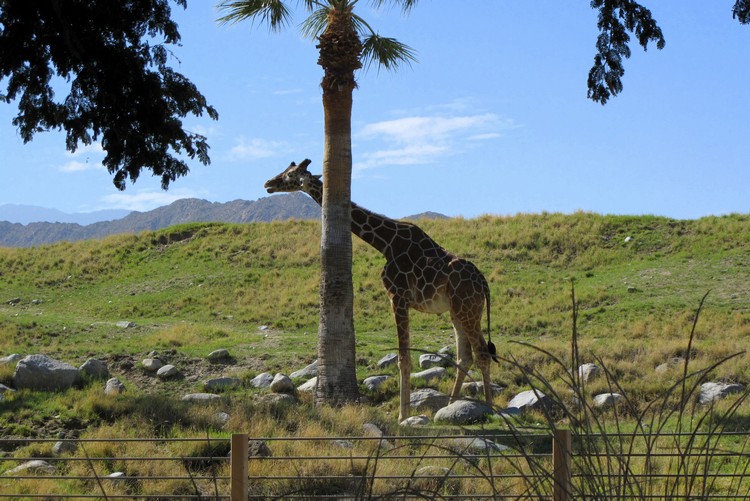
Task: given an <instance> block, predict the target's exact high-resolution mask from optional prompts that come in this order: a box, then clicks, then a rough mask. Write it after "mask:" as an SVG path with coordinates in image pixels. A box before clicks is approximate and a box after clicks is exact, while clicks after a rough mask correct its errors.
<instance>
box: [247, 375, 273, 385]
mask: <svg viewBox="0 0 750 501" xmlns="http://www.w3.org/2000/svg"><path fill="white" fill-rule="evenodd" d="M272 382H273V376H272V375H271V374H269V373H267V372H264V373H262V374H258V375H257V376H255V377H254V378H253V379H251V380H250V386H252V387H253V388H268V387H269V386H271V383H272Z"/></svg>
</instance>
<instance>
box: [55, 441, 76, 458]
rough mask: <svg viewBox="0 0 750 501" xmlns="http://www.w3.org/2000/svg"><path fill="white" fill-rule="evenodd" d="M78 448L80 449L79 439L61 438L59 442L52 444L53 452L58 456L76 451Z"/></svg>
mask: <svg viewBox="0 0 750 501" xmlns="http://www.w3.org/2000/svg"><path fill="white" fill-rule="evenodd" d="M76 449H78V441H77V440H60V441H59V442H55V445H53V446H52V452H53V453H54V454H55V455H56V456H59V455H61V454H65V453H68V452H75V451H76Z"/></svg>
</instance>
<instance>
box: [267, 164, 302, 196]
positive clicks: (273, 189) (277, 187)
mask: <svg viewBox="0 0 750 501" xmlns="http://www.w3.org/2000/svg"><path fill="white" fill-rule="evenodd" d="M308 165H310V160H308V159H305V160H303V161H302V162H300V164H299V165H297V164H295V163H294V162H292V163H291V164H289V167H287V168H286V169H285V170H284V172H282V173H281V174H279V175H278V176H276V177H272V178H271V179H269V180H268V181H266V184H265V185H264V187H265V188H266V191H268V193H279V192H284V193H288V192H292V191H301V190H302V188H303V186H304V183H305V182H306V179H308V178H309V177H312V174H310V172H308V170H307V166H308Z"/></svg>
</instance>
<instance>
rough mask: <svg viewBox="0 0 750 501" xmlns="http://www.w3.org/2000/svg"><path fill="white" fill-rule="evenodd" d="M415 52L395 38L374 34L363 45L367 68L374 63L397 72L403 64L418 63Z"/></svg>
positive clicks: (364, 64) (363, 62)
mask: <svg viewBox="0 0 750 501" xmlns="http://www.w3.org/2000/svg"><path fill="white" fill-rule="evenodd" d="M416 61H417V58H416V53H415V52H414V50H413V49H412V48H411V47H409V46H408V45H405V44H403V43H401V42H399V41H398V40H396V39H394V38H388V37H383V36H380V35H378V34H376V33H372V34H371V35H370V36H368V37H366V38H365V39H364V41H363V43H362V64H363V66H364V67H365V68H369V66H370V65H371V64H372V63H373V62H374V63H377V64H378V65H379V66H382V67H383V68H385V69H386V70H396V69H398V68H399V67H400V66H401V64H402V63H407V64H409V65H411V63H413V62H416Z"/></svg>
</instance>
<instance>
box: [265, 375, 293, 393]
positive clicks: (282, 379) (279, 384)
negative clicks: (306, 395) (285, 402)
mask: <svg viewBox="0 0 750 501" xmlns="http://www.w3.org/2000/svg"><path fill="white" fill-rule="evenodd" d="M271 391H272V392H274V393H294V383H293V382H292V380H291V379H290V378H289V376H285V375H284V374H281V373H279V374H276V375H275V376H274V378H273V381H271Z"/></svg>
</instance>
